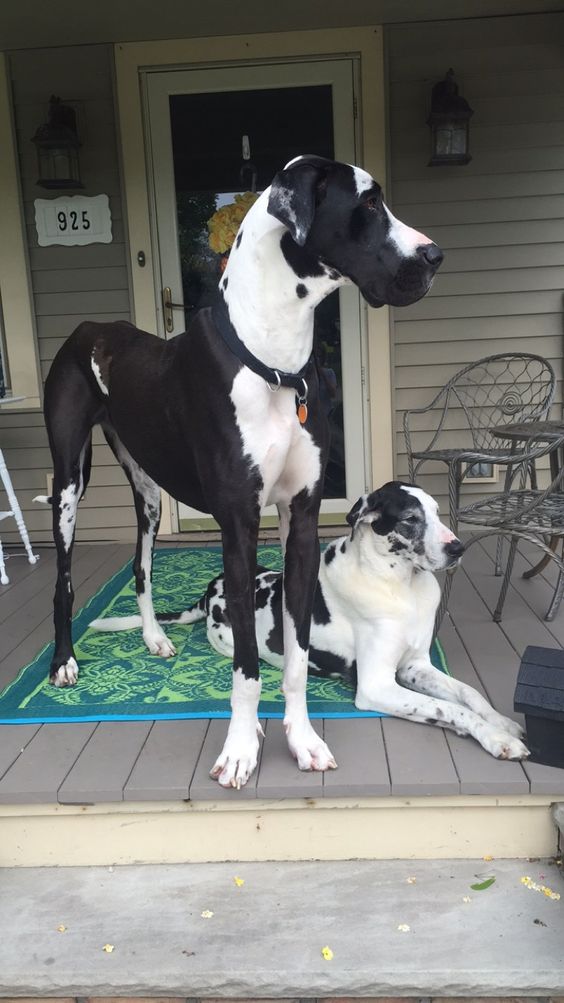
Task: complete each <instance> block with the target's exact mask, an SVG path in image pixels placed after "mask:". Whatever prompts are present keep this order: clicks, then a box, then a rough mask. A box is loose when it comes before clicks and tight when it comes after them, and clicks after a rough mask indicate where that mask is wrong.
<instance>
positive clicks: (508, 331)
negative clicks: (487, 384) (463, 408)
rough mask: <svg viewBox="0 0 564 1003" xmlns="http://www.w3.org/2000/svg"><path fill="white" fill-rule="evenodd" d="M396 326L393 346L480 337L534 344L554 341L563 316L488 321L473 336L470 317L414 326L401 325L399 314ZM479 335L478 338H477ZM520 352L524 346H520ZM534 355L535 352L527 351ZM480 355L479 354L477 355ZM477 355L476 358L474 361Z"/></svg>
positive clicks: (506, 318) (483, 322) (436, 320)
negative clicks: (538, 341)
mask: <svg viewBox="0 0 564 1003" xmlns="http://www.w3.org/2000/svg"><path fill="white" fill-rule="evenodd" d="M396 316H397V318H398V319H397V320H396V324H395V333H396V344H397V345H406V344H410V343H411V342H413V343H414V344H426V343H427V342H431V341H460V340H461V341H472V342H474V341H479V340H481V339H482V338H483V337H492V338H504V339H505V338H511V339H513V340H515V339H522V338H530V339H531V341H532V342H534V343H535V344H536V338H545V337H557V336H559V335H560V334H561V332H562V313H561V311H560V310H558V311H557V312H555V313H538V314H525V315H523V316H517V317H504V316H501V317H489V318H488V320H487V323H486V321H485V320H482V321H481V322H480V331H479V332H476V322H475V320H474V318H473V317H457V318H456V320H451V319H448V320H439V319H437V318H436V317H435V318H433V319H432V320H421V321H418V322H417V324H413V323H410V322H407V323H402V321H401V320H400V319H399V318H400V317H401V314H400V313H398V314H397V315H396ZM477 335H478V336H477ZM519 347H520V348H523V347H525V346H523V345H520V346H519ZM527 350H530V351H534V348H533V347H532V345H531V347H530V349H527ZM480 354H481V353H480ZM478 357H479V355H478V354H476V358H478Z"/></svg>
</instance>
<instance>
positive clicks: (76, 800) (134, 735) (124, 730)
mask: <svg viewBox="0 0 564 1003" xmlns="http://www.w3.org/2000/svg"><path fill="white" fill-rule="evenodd" d="M65 727H67V725H65ZM150 730H151V721H101V722H100V724H98V725H97V727H96V730H95V732H94V734H93V735H92V738H91V739H90V741H89V742H88V745H87V746H86V747H85V748H84V749H83V751H82V755H81V756H80V757H79V758H78V759H77V761H76V762H75V763H74V765H73V766H72V768H71V770H70V771H69V773H68V775H67V777H66V778H65V780H64V781H63V783H62V784H61V786H60V788H59V802H60V803H61V804H91V803H96V802H97V801H123V789H124V787H125V785H126V783H127V780H128V778H129V775H130V773H131V771H132V770H133V767H134V766H135V763H136V761H137V758H138V756H139V753H140V752H141V749H142V748H143V745H144V744H145V742H146V740H147V736H148V734H149V732H150Z"/></svg>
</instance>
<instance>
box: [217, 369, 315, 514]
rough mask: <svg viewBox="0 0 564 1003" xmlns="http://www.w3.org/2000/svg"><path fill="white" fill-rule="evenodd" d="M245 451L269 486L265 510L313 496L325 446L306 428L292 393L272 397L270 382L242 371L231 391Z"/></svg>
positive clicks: (263, 496)
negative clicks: (303, 493) (297, 497)
mask: <svg viewBox="0 0 564 1003" xmlns="http://www.w3.org/2000/svg"><path fill="white" fill-rule="evenodd" d="M231 400H232V402H233V405H234V407H235V419H236V422H237V425H238V427H239V431H240V433H241V438H242V440H243V451H244V453H245V455H246V456H247V457H248V459H249V462H250V463H251V464H252V466H255V467H257V468H258V470H259V471H260V475H261V478H262V481H263V489H262V491H261V498H260V502H261V505H266V504H268V503H270V502H288V501H290V500H291V499H292V498H293V497H294V496H295V495H296V494H298V492H300V491H303V489H304V488H305V489H307V490H308V491H312V490H313V488H314V487H315V485H316V484H317V482H318V480H319V477H320V474H321V457H320V450H319V447H318V446H316V445H315V443H314V442H313V440H312V438H311V436H310V435H309V433H308V432H306V430H305V429H304V428H303V427H302V426H301V425H300V423H299V421H298V419H297V416H296V406H295V394H294V392H293V391H292V390H286V389H282V390H278V391H275V392H271V391H270V390H269V389H268V387H267V386H266V384H265V382H264V380H262V379H261V378H260V377H258V376H256V375H255V374H254V373H252V372H251V371H250V370H249V369H242V370H241V371H240V372H239V373H238V374H237V376H236V377H235V380H234V381H233V388H232V390H231Z"/></svg>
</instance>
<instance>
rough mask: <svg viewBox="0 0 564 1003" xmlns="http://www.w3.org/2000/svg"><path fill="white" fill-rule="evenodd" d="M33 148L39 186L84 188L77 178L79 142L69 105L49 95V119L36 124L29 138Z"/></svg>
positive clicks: (74, 116) (73, 115)
mask: <svg viewBox="0 0 564 1003" xmlns="http://www.w3.org/2000/svg"><path fill="white" fill-rule="evenodd" d="M32 143H35V146H36V149H37V163H38V168H39V177H38V179H37V182H36V183H37V184H38V185H40V186H41V188H84V185H83V184H82V181H81V180H80V164H79V161H78V150H79V147H80V145H81V143H80V140H79V138H78V133H77V131H76V115H75V113H74V109H73V108H71V107H70V105H66V104H61V99H60V98H58V97H55V96H54V95H52V96H51V98H50V101H49V119H48V121H47V122H45V123H44V125H40V126H39V128H38V129H37V132H36V133H35V136H34V137H33V139H32Z"/></svg>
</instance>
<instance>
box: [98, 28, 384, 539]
mask: <svg viewBox="0 0 564 1003" xmlns="http://www.w3.org/2000/svg"><path fill="white" fill-rule="evenodd" d="M114 54H115V67H116V94H117V104H118V120H119V125H120V129H119V133H120V135H119V139H120V143H121V158H122V172H123V184H124V194H125V203H126V213H127V224H128V240H129V254H130V269H131V293H132V314H133V319H134V321H135V323H136V324H137V325H138V326H139V327H140V328H142V329H143V330H145V331H151V332H152V333H154V334H156V333H157V303H158V298H157V297H158V290H157V288H156V284H155V273H156V269H155V268H154V261H153V257H154V255H153V248H154V244H153V241H154V235H153V231H152V226H151V218H152V217H153V218H154V213H155V207H154V205H153V204H152V198H151V193H150V186H149V178H148V171H149V165H148V162H147V144H146V141H145V134H144V126H143V107H142V94H141V86H140V82H141V81H140V74H141V73H142V71H144V70H147V69H166V68H170V69H173V68H174V69H195V68H201V67H203V66H209V67H214V66H222V65H224V66H228V65H229V64H233V63H243V64H244V63H248V62H256V63H261V62H267V63H269V62H272V61H284V62H287V61H292V60H299V59H304V58H305V59H315V58H319V59H331V58H335V56H341V57H343V56H345V57H351V58H354V57H356V59H357V60H358V63H359V93H358V105H359V106H358V111H357V125H358V145H359V153H360V155H359V158H358V159H359V162H360V163H362V165H363V166H364V167H365V168H366V169H367V170H368V171H370V173H371V174H373V175H374V177H375V178H377V180H378V181H379V182H380V184H382V186H383V188H384V189H385V188H386V143H385V138H386V127H385V122H386V119H385V100H384V53H383V32H382V28H381V27H378V26H370V27H363V28H345V29H341V28H339V29H323V30H319V31H300V32H284V33H276V34H259V35H236V36H224V37H217V38H194V39H174V40H167V41H154V42H128V43H118V44H116V45H115V47H114ZM212 56H213V58H212ZM140 252H142V255H143V258H142V260H143V264H140V260H141V253H140ZM363 309H364V310H365V311H366V314H367V316H366V327H367V331H368V359H367V373H365V378H366V379H367V382H368V391H369V392H368V398H369V401H370V430H369V431H370V439H371V443H372V445H371V460H372V464H371V465H372V478H373V483H374V484H379V483H382V482H383V481H385V480H388V479H390V477H391V476H392V470H393V424H392V395H391V356H390V319H389V310H388V308H387V307H383V308H381V309H380V310H367V308H366V306H365V305H364V303H363ZM175 529H176V504H175V503H173V502H172V499H170V498H169V497H168V496H167V495H166V494H165V493H164V492H163V516H162V521H161V530H160V532H161V533H171V532H174V531H175Z"/></svg>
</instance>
